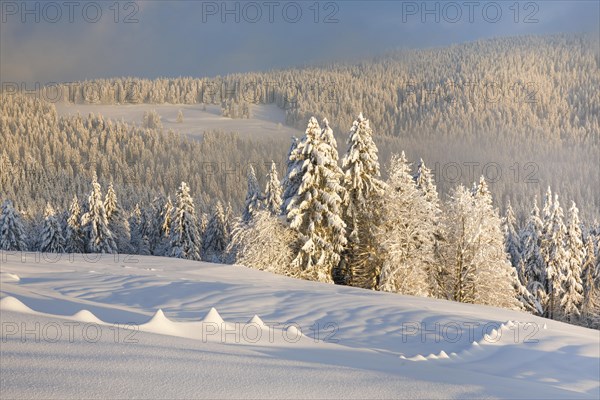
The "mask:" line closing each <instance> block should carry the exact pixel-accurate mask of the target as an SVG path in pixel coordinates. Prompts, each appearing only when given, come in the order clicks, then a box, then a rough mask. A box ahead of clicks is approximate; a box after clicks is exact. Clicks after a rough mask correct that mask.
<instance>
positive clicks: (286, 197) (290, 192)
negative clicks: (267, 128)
mask: <svg viewBox="0 0 600 400" xmlns="http://www.w3.org/2000/svg"><path fill="white" fill-rule="evenodd" d="M299 144H300V140H299V139H298V138H297V137H295V136H294V137H292V144H291V145H290V149H289V150H288V154H287V168H286V173H285V177H284V178H283V182H282V184H281V187H282V189H283V196H282V198H281V215H287V213H288V211H287V206H288V205H289V203H290V201H291V200H292V198H293V197H294V196H295V195H296V193H298V188H299V187H300V183H301V179H302V176H301V175H300V171H301V168H302V163H301V160H302V157H300V155H299V154H298V150H297V148H298V145H299Z"/></svg>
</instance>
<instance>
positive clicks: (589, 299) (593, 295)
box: [581, 235, 600, 329]
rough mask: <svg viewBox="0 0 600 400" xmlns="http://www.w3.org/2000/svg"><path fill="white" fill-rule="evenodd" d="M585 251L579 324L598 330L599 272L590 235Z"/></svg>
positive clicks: (599, 315)
mask: <svg viewBox="0 0 600 400" xmlns="http://www.w3.org/2000/svg"><path fill="white" fill-rule="evenodd" d="M585 249H586V251H585V259H584V261H583V267H582V281H583V282H582V284H583V301H582V304H581V322H582V323H583V324H584V325H585V326H587V327H589V328H594V329H598V328H600V282H599V281H600V271H599V270H598V269H597V267H596V263H597V259H596V255H595V253H594V239H593V237H592V235H589V236H588V239H587V241H586V246H585Z"/></svg>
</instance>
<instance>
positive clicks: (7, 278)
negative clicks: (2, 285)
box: [0, 272, 21, 283]
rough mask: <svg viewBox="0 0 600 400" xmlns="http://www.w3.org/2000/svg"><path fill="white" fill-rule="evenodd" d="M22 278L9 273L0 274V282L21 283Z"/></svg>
mask: <svg viewBox="0 0 600 400" xmlns="http://www.w3.org/2000/svg"><path fill="white" fill-rule="evenodd" d="M20 280H21V278H20V277H19V275H17V274H11V273H9V272H0V281H2V282H7V283H8V282H19V281H20Z"/></svg>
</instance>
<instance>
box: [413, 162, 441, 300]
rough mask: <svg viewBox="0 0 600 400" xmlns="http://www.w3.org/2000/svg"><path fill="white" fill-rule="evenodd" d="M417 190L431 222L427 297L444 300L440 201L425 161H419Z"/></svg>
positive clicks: (416, 177)
mask: <svg viewBox="0 0 600 400" xmlns="http://www.w3.org/2000/svg"><path fill="white" fill-rule="evenodd" d="M415 183H416V185H417V189H418V190H419V192H420V193H421V195H422V196H423V197H424V199H425V205H426V206H427V209H426V216H424V218H426V219H427V220H428V221H431V224H432V229H433V232H432V233H433V258H432V259H428V260H427V261H426V264H427V277H428V285H429V295H430V296H433V297H438V298H445V296H446V293H447V287H446V281H447V276H446V271H445V269H444V268H443V262H442V259H441V247H440V243H441V241H443V235H442V232H443V229H442V226H441V221H440V218H441V215H442V211H441V208H440V199H439V196H438V191H437V187H436V184H435V179H434V176H433V173H432V171H431V169H429V168H428V167H427V166H426V165H425V161H423V159H420V161H419V165H418V166H417V174H416V176H415Z"/></svg>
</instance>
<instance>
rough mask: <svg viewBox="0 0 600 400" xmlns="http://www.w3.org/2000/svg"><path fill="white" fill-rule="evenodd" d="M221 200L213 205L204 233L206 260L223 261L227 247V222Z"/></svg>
mask: <svg viewBox="0 0 600 400" xmlns="http://www.w3.org/2000/svg"><path fill="white" fill-rule="evenodd" d="M225 218H226V217H225V211H224V210H223V204H222V203H221V201H220V200H219V201H217V203H216V204H215V205H214V206H213V208H212V211H211V214H210V218H209V220H208V225H207V227H206V232H205V234H204V240H203V245H204V260H205V261H210V262H221V261H222V260H223V255H224V252H225V249H226V247H227V236H228V234H227V226H226V225H227V222H226V219H225Z"/></svg>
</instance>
